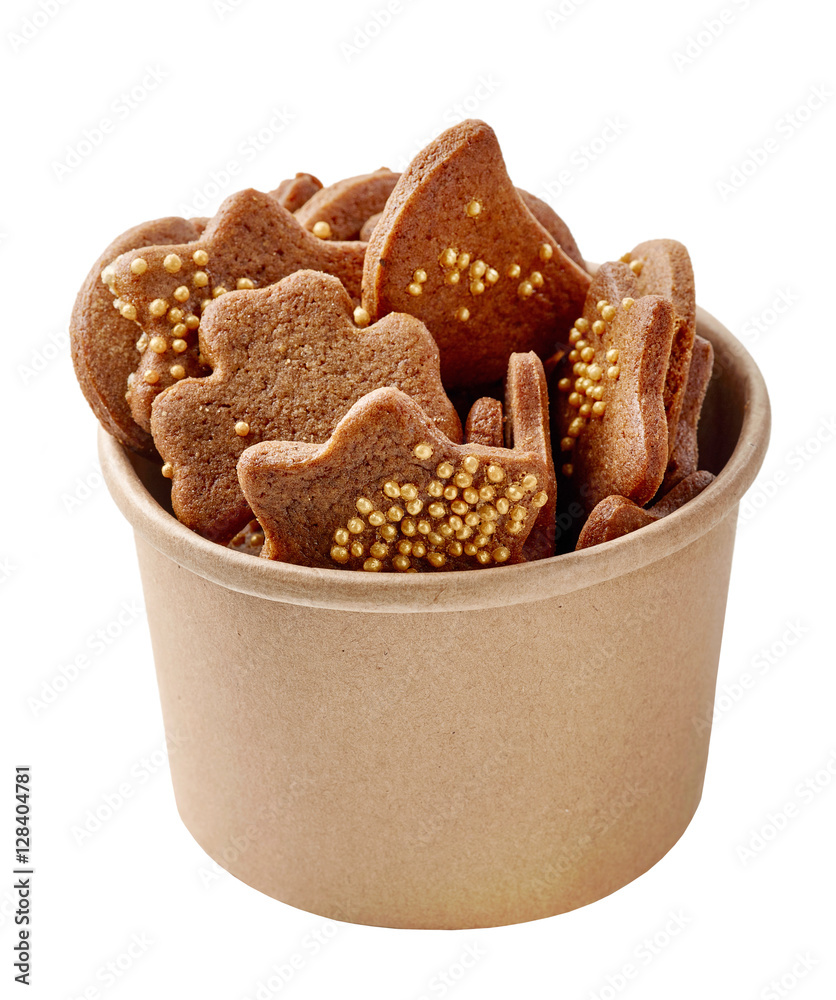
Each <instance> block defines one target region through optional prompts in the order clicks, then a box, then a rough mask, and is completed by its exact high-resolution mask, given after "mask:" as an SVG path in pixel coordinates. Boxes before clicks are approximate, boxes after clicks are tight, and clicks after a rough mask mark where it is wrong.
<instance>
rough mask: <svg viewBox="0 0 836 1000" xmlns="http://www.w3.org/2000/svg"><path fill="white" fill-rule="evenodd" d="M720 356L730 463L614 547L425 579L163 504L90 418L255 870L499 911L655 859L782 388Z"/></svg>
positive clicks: (305, 890) (703, 711) (229, 854)
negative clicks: (299, 554) (282, 553)
mask: <svg viewBox="0 0 836 1000" xmlns="http://www.w3.org/2000/svg"><path fill="white" fill-rule="evenodd" d="M698 326H699V331H700V333H701V334H702V335H703V336H704V337H707V338H708V339H709V340H711V341H712V342H713V344H714V348H715V351H716V377H715V378H714V379H713V380H712V384H711V386H710V389H709V392H708V396H707V399H706V404H705V411H704V417H703V420H702V423H701V462H700V465H701V467H702V468H708V469H709V470H710V471H713V472H715V473H717V478H716V480H715V481H714V482H713V483H712V484H711V485H710V486H709V487H708V488H707V489H706V490H705V491H704V492H703V493H702V494H700V496H698V497H697V498H696V499H694V500H692V501H691V502H690V503H688V504H687V505H686V506H685V507H683V508H682V509H680V510H679V511H677V512H676V513H674V514H672V515H670V516H668V517H666V518H664V519H663V520H661V521H659V522H657V523H655V524H653V525H651V526H649V527H646V528H642V529H641V531H638V532H636V533H635V534H631V535H628V536H626V537H624V538H621V539H619V540H617V541H614V542H610V543H609V544H606V545H602V546H598V547H596V548H591V549H587V550H584V551H581V552H573V553H570V554H568V555H561V556H557V557H554V558H551V559H545V560H541V561H539V562H534V563H528V564H524V565H520V566H506V567H497V568H493V569H484V570H478V571H472V572H457V573H439V574H430V573H427V574H416V575H410V576H401V575H394V574H392V575H382V576H381V575H378V574H362V573H350V572H345V571H340V570H321V569H309V568H307V567H301V566H293V565H285V564H281V563H273V562H268V561H267V560H259V559H256V558H253V557H252V556H248V555H244V554H241V553H239V552H234V551H231V550H229V549H226V548H223V547H222V546H219V545H215V544H213V543H211V542H208V541H206V540H204V539H203V538H200V537H199V536H197V535H195V534H193V533H192V532H191V531H189V530H188V529H187V528H185V527H184V526H183V525H181V524H180V523H179V522H178V521H176V520H175V519H174V518H173V517H172V516H171V514H170V513H169V509H170V508H169V507H168V500H167V497H166V495H165V494H166V490H167V487H168V483H167V482H166V480H164V479H163V478H162V477H161V476H160V473H159V468H158V467H157V466H154V465H151V464H150V463H148V462H147V461H145V460H144V459H141V458H138V457H137V456H135V455H132V454H130V453H129V452H127V451H125V450H124V449H123V448H122V447H121V445H119V444H118V443H117V442H116V441H115V440H113V439H112V438H110V437H109V436H108V435H107V434H106V433H104V432H102V433H101V435H100V440H99V446H100V453H101V462H102V469H103V471H104V475H105V479H106V481H107V484H108V487H109V489H110V492H111V494H112V495H113V498H114V499H115V501H116V503H117V504H118V505H119V507H120V509H121V510H122V512H123V513H124V515H125V516H126V517H127V519H128V520H129V521H130V523H131V525H132V526H133V528H134V531H135V534H136V545H137V553H138V556H139V564H140V569H141V572H142V580H143V586H144V590H145V600H146V606H147V610H148V621H149V626H150V630H151V637H152V641H153V647H154V657H155V660H156V667H157V675H158V680H159V689H160V699H161V702H162V710H163V718H164V723H165V727H166V729H167V731H169V732H171V733H174V734H176V735H177V739H178V744H177V749H176V752H174V753H173V754H172V755H171V773H172V780H173V784H174V791H175V796H176V800H177V806H178V809H179V811H180V815H181V816H182V818H183V821H184V823H185V824H186V826H187V827H188V829H189V830H190V831H191V833H192V834H193V836H194V837H195V839H196V840H197V841H198V843H199V844H200V845H201V846H202V847H203V849H204V850H205V851H206V852H207V853H208V854H209V855H210V856H211V857H212V858H213V859H215V860H216V861H217V862H218V863H219V864H221V865H222V866H223V867H224V868H226V869H227V870H228V871H230V872H231V873H232V874H233V875H235V876H236V877H237V878H239V879H242V880H243V881H244V882H247V883H249V884H250V885H252V886H254V887H256V888H257V889H260V890H261V891H262V892H265V893H267V894H269V895H271V896H274V897H275V898H276V899H280V900H282V901H284V902H286V903H290V904H292V905H293V906H297V907H300V908H302V909H305V910H310V911H312V912H314V913H317V914H321V915H323V916H326V917H331V918H335V919H342V920H350V921H355V922H357V923H366V924H376V925H382V926H388V927H432V928H460V927H487V926H492V925H497V924H508V923H514V922H517V921H523V920H533V919H535V918H538V917H546V916H550V915H552V914H556V913H561V912H563V911H565V910H569V909H572V908H574V907H577V906H582V905H584V904H585V903H590V902H592V901H593V900H596V899H599V898H600V897H602V896H605V895H607V894H608V893H611V892H613V891H615V890H616V889H618V888H620V887H621V886H623V885H625V884H626V883H628V882H630V881H631V880H632V879H634V878H636V877H637V876H638V875H640V874H642V872H645V871H647V869H648V868H650V867H651V866H652V865H654V864H655V863H656V862H657V861H658V860H659V859H660V858H661V857H662V856H663V855H664V854H665V853H666V852H667V851H668V850H670V848H671V847H672V845H673V844H675V843H676V841H677V839H678V838H679V837H680V836H681V835H682V833H683V831H684V830H685V828H686V826H687V825H688V823H689V821H690V819H691V817H692V816H693V814H694V810H695V809H696V807H697V803H698V802H699V799H700V794H701V790H702V784H703V777H704V773H705V764H706V755H707V752H708V728H707V726H706V724H705V720H706V719H710V718H711V710H712V704H713V698H714V687H715V680H716V674H717V663H718V658H719V653H720V640H721V637H722V631H723V618H724V614H725V606H726V595H727V590H728V579H729V570H730V567H731V559H732V548H733V544H734V533H735V522H736V518H737V508H738V502H739V501H740V498H741V497H742V496H743V494H744V492H745V491H746V489H747V487H748V486H749V485H750V484H751V483H752V481H753V479H754V478H755V475H756V473H757V471H758V469H759V467H760V465H761V462H762V460H763V456H764V452H765V450H766V445H767V439H768V435H769V402H768V398H767V393H766V389H765V386H764V384H763V380H762V378H761V375H760V373H759V371H758V369H757V367H756V366H755V364H754V362H753V361H752V359H751V358H750V356H749V355H748V354H747V353H746V351H745V350H744V349H743V348H742V346H741V345H740V344H739V343H738V341H736V340H735V339H734V337H732V335H731V334H730V333H729V332H728V331H727V330H726V329H725V328H724V327H723V326H722V325H721V324H720V323H718V322H717V320H715V319H714V318H712V317H711V316H709V315H708V314H707V313H705V312H703V311H701V310H700V311H699V313H698Z"/></svg>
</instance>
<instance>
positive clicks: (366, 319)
mask: <svg viewBox="0 0 836 1000" xmlns="http://www.w3.org/2000/svg"><path fill="white" fill-rule="evenodd" d="M371 319H372V318H371V316H370V315H369V312H368V310H367V309H364V308H363V307H362V306H357V308H356V309H355V310H354V323H355V325H356V326H359V327H360V328H361V329H363V328H365V327H367V326H368V325H369V323H370V322H371Z"/></svg>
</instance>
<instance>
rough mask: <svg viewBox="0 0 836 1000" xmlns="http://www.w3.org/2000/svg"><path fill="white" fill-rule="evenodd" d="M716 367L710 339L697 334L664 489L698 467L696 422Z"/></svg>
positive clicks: (671, 486)
mask: <svg viewBox="0 0 836 1000" xmlns="http://www.w3.org/2000/svg"><path fill="white" fill-rule="evenodd" d="M713 367H714V348H713V347H712V346H711V344H710V343H709V342H708V341H707V340H703V338H702V337H700V336H699V335H697V336H696V337H694V348H693V352H692V354H691V363H690V365H689V366H688V381H687V382H686V384H685V392H684V394H683V396H682V409H681V410H680V411H679V422H678V423H677V425H676V438H675V439H674V445H673V451H671V454H670V458H669V459H668V467H667V469H666V470H665V478H664V480H663V482H662V492H663V493H667V492H668V490H670V489H673V487H674V486H676V484H677V483H678V482H680V480H683V479H685V478H686V477H687V476H690V475H691V473H692V472H696V471H697V466H698V464H699V447H698V445H697V426H698V424H699V420H700V412H701V410H702V404H703V400H704V399H705V393H706V390H707V389H708V383H709V382H710V381H711V371H712V369H713Z"/></svg>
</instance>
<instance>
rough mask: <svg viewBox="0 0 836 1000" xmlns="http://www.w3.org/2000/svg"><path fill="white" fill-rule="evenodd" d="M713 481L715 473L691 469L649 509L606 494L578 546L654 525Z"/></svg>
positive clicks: (605, 540)
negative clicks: (684, 477)
mask: <svg viewBox="0 0 836 1000" xmlns="http://www.w3.org/2000/svg"><path fill="white" fill-rule="evenodd" d="M713 481H714V476H712V474H711V473H710V472H692V473H691V475H690V476H688V477H687V478H686V479H683V480H682V481H681V482H680V483H679V484H678V485H677V486H675V487H674V488H673V489H672V490H671V491H670V493H667V494H666V495H665V496H663V497H662V499H661V500H660V501H659V502H658V503H655V504H654V505H653V506H652V507H648V508H647V509H646V510H645V509H644V508H643V507H637V506H636V505H635V504H634V503H633V502H632V500H628V499H627V498H626V497H620V496H611V497H606V498H605V499H604V500H602V501H601V502H600V503H599V504H597V505H596V506H595V508H594V510H593V511H592V513H591V514H590V515H589V517H588V518H587V521H586V524H585V525H584V526H583V529H582V530H581V533H580V537H579V538H578V544H577V545H576V546H575V548H576V549H588V548H590V547H591V546H592V545H600V544H601V543H602V542H610V541H612V540H613V539H614V538H620V537H621V536H622V535H628V534H630V532H632V531H638V529H639V528H644V527H645V526H646V525H648V524H653V522H654V521H658V520H659V519H660V518H662V517H667V515H668V514H672V513H673V512H674V511H675V510H678V509H679V508H680V507H681V506H682V505H683V504H686V503H688V501H689V500H693V499H694V497H695V496H697V495H698V494H699V493H702V491H703V490H704V489H705V488H706V486H708V484H709V483H711V482H713Z"/></svg>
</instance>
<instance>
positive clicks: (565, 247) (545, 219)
mask: <svg viewBox="0 0 836 1000" xmlns="http://www.w3.org/2000/svg"><path fill="white" fill-rule="evenodd" d="M517 194H518V195H519V196H520V198H522V200H523V203H524V204H525V207H526V208H527V209H528V210H529V212H531V214H532V215H533V216H534V218H535V219H536V220H537V221H538V222H539V223H540V225H541V226H542V227H543V229H545V230H546V232H547V233H550V234H551V236H552V237H553V238H554V241H555V243H557V245H558V246H559V247H560V249H561V250H562V251H563V252H564V253H565V254H566V256H567V257H571V258H572V260H573V261H574V262H575V263H576V264H577V265H578V267H582V268H583V269H584V271H585V270H586V261H585V260H584V259H583V257H582V256H581V252H580V250H579V249H578V244H577V243H576V242H575V237H574V236H573V235H572V233H571V232H570V230H569V227H568V226H567V225H566V223H565V222H564V221H563V219H561V218H560V216H559V215H558V214H557V212H555V210H554V209H553V208H552V207H551V205H549V204H547V203H546V202H545V201H543V200H542V199H541V198H538V197H537V195H536V194H531V193H530V192H529V191H523V189H522V188H517Z"/></svg>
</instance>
